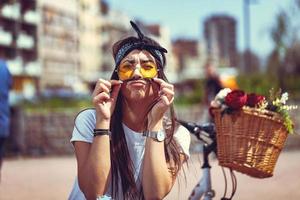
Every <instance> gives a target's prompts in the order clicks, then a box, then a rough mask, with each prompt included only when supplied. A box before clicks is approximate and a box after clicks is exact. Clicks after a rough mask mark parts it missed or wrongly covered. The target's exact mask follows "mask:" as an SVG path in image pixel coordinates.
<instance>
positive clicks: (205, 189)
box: [176, 119, 237, 200]
mask: <svg viewBox="0 0 300 200" xmlns="http://www.w3.org/2000/svg"><path fill="white" fill-rule="evenodd" d="M176 121H177V122H178V123H180V124H181V125H182V126H184V127H185V128H187V129H188V130H189V132H190V133H191V134H193V135H195V136H196V138H197V139H198V140H200V141H202V142H203V151H202V152H203V164H202V166H201V168H202V171H203V175H202V177H201V179H200V181H199V182H198V184H196V186H195V187H194V188H193V190H192V193H191V194H190V196H189V198H188V199H189V200H200V199H203V200H211V199H212V198H214V197H215V191H214V190H213V189H212V184H211V173H210V168H211V166H210V164H209V155H210V154H211V153H214V154H215V155H216V156H217V139H216V130H215V125H214V124H213V123H205V124H201V125H199V124H196V123H194V122H186V121H183V120H179V119H177V120H176ZM222 171H223V175H224V179H225V192H224V195H223V197H222V198H221V200H231V199H232V197H233V196H234V194H235V192H236V186H237V180H236V177H235V175H234V173H233V171H232V170H231V169H230V174H231V181H232V192H231V196H230V197H229V198H226V197H225V196H226V193H227V178H226V175H225V172H224V169H223V168H222Z"/></svg>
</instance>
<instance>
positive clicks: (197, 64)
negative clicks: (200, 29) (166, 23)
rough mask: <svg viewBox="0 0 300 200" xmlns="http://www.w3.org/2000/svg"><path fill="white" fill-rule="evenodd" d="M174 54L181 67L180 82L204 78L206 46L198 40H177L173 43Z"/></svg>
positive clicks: (179, 70)
mask: <svg viewBox="0 0 300 200" xmlns="http://www.w3.org/2000/svg"><path fill="white" fill-rule="evenodd" d="M173 53H174V56H175V58H176V59H177V63H178V66H179V69H178V74H180V76H179V77H178V81H182V80H186V79H199V78H201V77H203V67H202V66H203V65H204V62H205V60H206V53H205V50H204V46H203V45H201V43H200V42H199V41H197V40H193V39H177V40H175V41H173Z"/></svg>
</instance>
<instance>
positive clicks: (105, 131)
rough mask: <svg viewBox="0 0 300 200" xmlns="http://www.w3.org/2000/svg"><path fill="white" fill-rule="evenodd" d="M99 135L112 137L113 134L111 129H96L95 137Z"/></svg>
mask: <svg viewBox="0 0 300 200" xmlns="http://www.w3.org/2000/svg"><path fill="white" fill-rule="evenodd" d="M98 135H108V136H110V135H111V132H110V130H109V129H94V137H96V136H98Z"/></svg>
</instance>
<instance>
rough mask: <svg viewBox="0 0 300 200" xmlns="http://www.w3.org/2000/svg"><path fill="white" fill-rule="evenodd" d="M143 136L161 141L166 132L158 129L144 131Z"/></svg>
mask: <svg viewBox="0 0 300 200" xmlns="http://www.w3.org/2000/svg"><path fill="white" fill-rule="evenodd" d="M143 136H146V137H150V138H152V139H154V140H156V141H158V142H162V141H164V140H165V138H166V133H165V131H163V130H160V131H144V132H143Z"/></svg>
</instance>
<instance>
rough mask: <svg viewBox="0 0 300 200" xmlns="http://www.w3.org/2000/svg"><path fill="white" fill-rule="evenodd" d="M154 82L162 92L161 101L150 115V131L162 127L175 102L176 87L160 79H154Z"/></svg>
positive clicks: (160, 92)
mask: <svg viewBox="0 0 300 200" xmlns="http://www.w3.org/2000/svg"><path fill="white" fill-rule="evenodd" d="M153 80H154V82H156V83H157V84H158V85H159V86H160V87H159V88H160V90H159V100H158V102H157V103H156V104H155V105H154V106H153V108H152V109H151V111H150V113H149V115H148V128H149V129H152V128H154V127H157V126H159V125H162V119H163V116H164V114H165V112H166V111H167V110H168V108H169V107H170V105H171V104H172V103H173V101H174V86H173V85H172V84H170V83H167V82H165V81H164V80H162V79H159V78H154V79H153ZM160 128H162V127H160Z"/></svg>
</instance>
